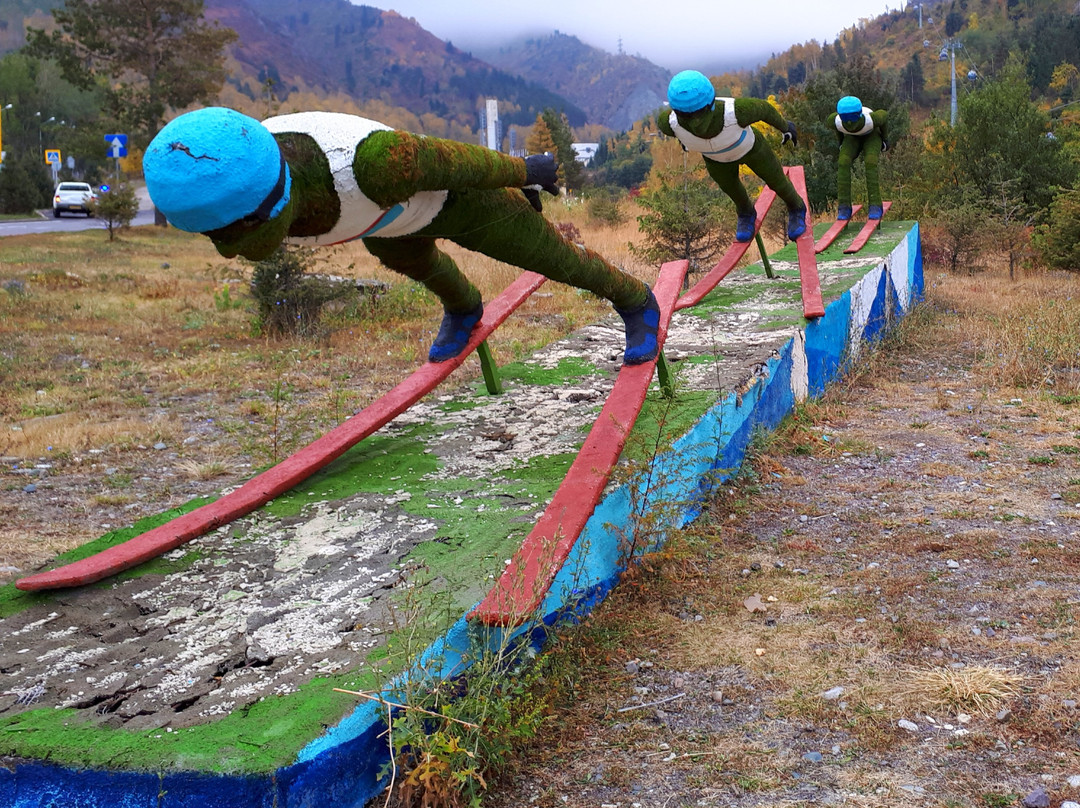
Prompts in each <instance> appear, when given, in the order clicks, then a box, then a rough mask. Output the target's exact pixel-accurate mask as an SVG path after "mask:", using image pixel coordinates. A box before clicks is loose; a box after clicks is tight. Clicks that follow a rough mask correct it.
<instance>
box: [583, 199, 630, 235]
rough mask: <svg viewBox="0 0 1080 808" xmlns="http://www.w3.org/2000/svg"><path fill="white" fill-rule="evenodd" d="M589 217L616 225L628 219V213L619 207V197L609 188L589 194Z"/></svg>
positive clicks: (610, 225) (611, 225)
mask: <svg viewBox="0 0 1080 808" xmlns="http://www.w3.org/2000/svg"><path fill="white" fill-rule="evenodd" d="M586 209H587V210H588V211H589V217H590V218H591V219H592V220H593V221H594V222H599V223H600V224H605V225H608V226H609V227H615V226H617V225H620V224H622V223H623V222H625V221H626V215H625V214H624V213H623V212H622V210H620V208H619V199H618V197H617V196H616V195H615V194H613V193H612V192H611V191H608V190H601V191H597V192H596V193H593V194H591V195H590V196H589V201H588V203H587V204H586Z"/></svg>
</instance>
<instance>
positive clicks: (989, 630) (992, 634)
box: [985, 628, 997, 637]
mask: <svg viewBox="0 0 1080 808" xmlns="http://www.w3.org/2000/svg"><path fill="white" fill-rule="evenodd" d="M985 634H986V636H987V637H996V636H997V632H996V631H994V630H993V629H992V628H987V629H986V632H985Z"/></svg>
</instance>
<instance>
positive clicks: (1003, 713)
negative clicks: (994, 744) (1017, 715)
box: [994, 707, 1012, 722]
mask: <svg viewBox="0 0 1080 808" xmlns="http://www.w3.org/2000/svg"><path fill="white" fill-rule="evenodd" d="M1011 717H1012V710H1010V709H1009V708H1008V707H1006V708H1005V709H1004V710H999V711H998V713H997V715H995V716H994V718H996V719H997V720H998V721H1000V722H1005V721H1008V720H1009V719H1010V718H1011Z"/></svg>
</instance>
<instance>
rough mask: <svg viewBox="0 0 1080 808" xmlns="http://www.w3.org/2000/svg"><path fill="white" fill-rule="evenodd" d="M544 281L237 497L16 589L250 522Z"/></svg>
mask: <svg viewBox="0 0 1080 808" xmlns="http://www.w3.org/2000/svg"><path fill="white" fill-rule="evenodd" d="M545 280H547V279H546V278H545V277H544V276H543V275H538V274H536V273H535V272H524V273H522V275H521V276H520V277H519V278H518V279H517V280H516V281H514V282H513V283H512V284H510V285H509V286H508V287H507V288H506V289H505V290H503V292H502V294H501V295H499V296H498V297H497V298H495V299H494V300H492V301H491V303H489V304H487V305H485V306H484V316H483V318H482V319H481V320H480V323H479V324H478V325H477V326H476V328H474V329H473V332H472V336H471V337H470V339H469V344H468V345H467V346H466V348H465V350H464V351H462V352H461V353H460V354H459V355H458V356H456V357H454V358H453V359H450V360H448V361H446V362H427V363H426V364H424V365H423V366H421V367H419V368H417V370H416V371H414V372H413V373H412V375H410V376H408V377H407V378H406V379H404V380H403V381H402V382H401V383H400V384H398V386H397V387H395V388H394V389H393V390H391V391H390V392H388V393H387V394H386V395H384V396H382V397H381V398H380V399H378V400H377V401H375V402H373V403H372V404H370V405H369V406H368V407H365V408H364V409H363V410H361V411H360V412H358V413H357V414H356V415H354V416H353V417H352V418H350V419H349V420H347V421H345V422H344V423H342V424H339V425H338V426H336V427H334V428H333V429H332V430H330V431H329V432H327V433H326V434H325V435H323V436H322V437H321V438H318V439H317V440H315V441H314V442H312V443H310V444H308V445H307V446H306V447H304V448H303V449H301V450H300V451H298V452H297V453H296V454H294V455H292V456H290V457H287V458H286V459H285V460H283V461H281V462H280V463H278V464H277V465H276V466H274V467H272V468H270V469H267V470H266V471H264V472H263V473H262V474H259V475H257V476H255V477H253V478H251V479H250V480H248V481H247V482H246V483H244V484H243V485H242V486H240V487H239V488H237V489H236V490H235V491H232V492H230V493H228V494H226V495H225V496H223V497H221V498H220V499H218V500H216V501H214V502H211V503H209V504H207V505H203V506H202V507H201V508H196V509H195V510H193V511H191V512H190V513H186V514H184V515H183V516H179V517H177V518H176V519H173V520H171V521H169V522H166V523H165V524H163V525H160V526H159V527H156V528H154V529H152V530H148V531H147V532H146V533H143V534H141V535H139V536H136V537H135V538H133V539H129V540H128V541H126V542H123V543H122V544H117V545H114V546H113V547H110V548H108V549H107V550H102V551H101V552H100V553H97V554H96V555H92V556H89V557H87V558H84V559H82V560H81V561H75V562H73V563H71V564H67V565H65V566H62V567H57V568H56V569H52V570H47V571H46V572H39V573H38V574H36V575H31V576H28V577H26V578H23V579H21V580H19V581H17V582H16V583H15V586H16V587H17V588H19V589H22V590H26V591H35V590H38V589H60V588H63V587H69V586H82V585H84V584H89V583H93V582H94V581H100V580H101V579H102V578H107V577H108V576H110V575H115V574H116V573H118V572H121V571H122V570H126V569H129V568H131V567H134V566H137V565H138V564H142V563H143V562H144V561H149V560H150V559H151V558H156V557H157V556H159V555H161V554H163V553H167V552H169V551H170V550H174V549H176V548H177V547H179V546H180V545H182V544H184V543H186V542H188V541H190V540H191V539H194V538H197V537H198V536H201V535H203V534H204V533H208V532H209V531H211V530H214V529H215V528H218V527H220V526H221V525H226V524H228V523H229V522H231V521H233V520H234V519H239V518H240V517H241V516H246V515H247V514H249V513H251V512H252V511H253V510H255V509H256V508H259V507H261V506H262V505H265V504H266V503H267V502H269V501H270V500H272V499H273V498H274V497H276V496H279V495H281V494H283V493H285V492H286V491H288V490H289V489H291V488H293V487H294V486H296V485H299V484H300V483H301V482H303V481H304V480H306V479H307V478H308V477H310V476H311V475H312V474H314V473H315V472H317V471H318V470H319V469H321V468H323V467H324V466H326V465H328V464H329V463H331V462H332V461H334V460H336V459H337V458H339V457H340V456H341V455H343V454H344V453H345V452H346V451H348V450H349V449H351V448H352V447H353V446H355V445H356V444H357V443H359V442H360V441H361V440H363V439H364V438H366V437H367V436H368V435H371V434H372V433H373V432H375V431H376V430H378V429H380V428H381V427H383V426H385V425H386V424H387V423H389V422H390V421H392V420H393V419H394V418H395V417H397V416H398V415H400V414H401V413H403V412H404V411H405V410H407V409H408V408H409V407H411V406H412V405H413V404H415V403H416V402H417V401H419V400H420V399H421V398H423V397H424V396H426V395H427V394H428V393H430V392H431V391H432V390H434V389H435V387H436V386H438V385H439V384H440V383H441V382H442V381H443V380H444V379H446V377H447V376H449V375H450V374H451V373H452V372H453V371H454V370H455V369H456V368H458V367H460V366H461V364H462V363H463V362H464V361H465V359H466V357H467V356H468V355H469V354H470V353H472V351H474V350H476V348H477V346H479V345H480V343H481V342H483V341H484V340H485V339H487V338H488V336H489V335H490V334H491V332H492V331H494V330H495V329H496V328H497V327H498V326H499V325H500V324H501V323H502V321H503V320H505V319H506V318H507V317H508V316H509V315H510V313H511V312H513V311H514V309H516V308H517V307H518V306H520V305H521V304H522V303H523V302H524V301H525V299H526V298H528V297H529V295H531V294H532V293H533V292H534V291H536V290H537V289H538V288H539V287H540V285H541V284H542V283H544V281H545ZM649 367H650V368H651V367H652V366H651V365H650V366H649ZM650 373H651V370H650Z"/></svg>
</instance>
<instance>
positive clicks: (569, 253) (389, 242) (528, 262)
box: [143, 107, 659, 365]
mask: <svg viewBox="0 0 1080 808" xmlns="http://www.w3.org/2000/svg"><path fill="white" fill-rule="evenodd" d="M143 170H144V173H145V176H146V186H147V190H148V191H149V193H150V197H151V199H152V200H153V202H154V204H155V205H156V206H157V207H158V209H159V210H161V211H162V212H163V213H164V214H165V216H166V218H167V219H168V220H169V222H170V223H171V224H172V225H173V226H174V227H177V228H179V229H181V230H187V231H189V232H194V233H203V234H205V235H206V236H208V237H209V238H210V239H211V240H212V241H213V242H214V246H216V247H217V249H218V252H220V253H221V254H222V255H224V256H225V257H227V258H231V257H234V256H237V255H241V256H243V257H245V258H248V259H251V260H262V259H265V258H268V257H269V256H270V255H271V254H273V252H274V251H275V250H276V249H277V248H278V247H279V246H280V245H281V244H282V243H283V242H287V243H291V244H339V243H342V242H345V241H352V240H355V239H362V240H363V242H364V246H365V247H367V249H368V250H369V251H370V252H371V253H372V254H373V255H375V256H376V257H377V258H378V259H379V260H380V261H382V263H383V264H385V265H386V266H387V267H389V268H390V269H392V270H395V271H397V272H400V273H401V274H403V275H405V276H407V277H409V278H412V279H413V280H415V281H417V282H418V283H421V284H423V285H424V286H426V287H427V288H428V289H429V290H431V292H433V293H434V294H435V295H436V296H437V297H438V298H439V300H440V301H441V302H442V304H443V309H444V315H443V320H442V324H441V327H440V329H439V333H438V335H437V336H436V338H435V341H434V344H433V345H432V346H431V350H430V352H429V354H428V358H429V360H430V361H433V362H443V361H446V360H449V359H452V358H453V357H455V356H457V355H458V354H460V353H461V351H462V350H464V348H465V346H466V344H467V343H468V340H469V335H470V333H471V332H472V330H473V328H474V326H475V325H476V324H477V323H478V322H479V320H480V318H481V316H482V314H483V302H482V301H481V299H480V292H479V291H478V290H477V289H476V287H475V286H473V284H472V283H470V282H469V280H468V279H467V278H466V277H465V276H464V275H463V274H462V273H461V271H460V270H459V269H458V267H457V265H456V264H455V263H454V261H453V259H452V258H450V257H449V256H448V255H446V254H445V253H444V252H442V251H441V250H439V249H438V247H437V246H436V240H437V239H440V238H445V239H449V240H450V241H453V242H454V243H456V244H460V245H461V246H462V247H465V248H466V249H470V250H475V251H476V252H479V253H483V254H484V255H487V256H490V257H491V258H494V259H496V260H498V261H504V262H506V263H508V264H513V265H515V266H518V267H521V268H522V269H528V270H532V271H533V272H537V273H540V274H542V275H545V276H547V277H548V278H551V279H553V280H557V281H560V282H562V283H567V284H571V285H573V286H577V287H580V288H582V289H587V290H589V291H591V292H594V293H595V294H597V295H599V296H600V297H604V298H606V299H608V300H609V301H611V303H612V305H613V306H614V307H615V310H616V312H618V313H619V315H620V316H621V317H622V319H623V321H624V323H625V325H626V347H625V351H624V353H623V361H624V362H625V363H626V364H629V365H634V364H640V363H643V362H647V361H649V360H651V359H653V358H654V357H655V356H656V355H657V327H658V325H659V307H658V306H657V303H656V298H655V297H654V296H653V293H652V290H651V289H649V287H648V286H647V285H646V284H645V283H643V282H642V281H640V280H638V279H637V278H634V277H633V276H631V275H629V274H627V273H625V272H623V271H621V270H619V269H616V268H615V267H613V266H612V265H611V264H610V263H608V262H607V261H605V260H604V259H603V258H602V257H601V256H600V255H598V254H597V253H595V252H592V251H591V250H587V249H584V248H582V247H578V246H576V245H574V244H572V243H570V242H569V241H567V240H566V239H564V238H563V237H562V236H561V235H560V234H559V232H558V231H557V230H556V229H555V228H554V227H553V226H552V225H551V224H550V223H549V222H548V221H547V220H546V219H545V218H544V217H543V216H542V215H540V213H539V211H540V209H541V203H540V195H539V193H538V191H539V190H540V189H543V190H545V191H547V192H549V193H552V194H556V193H558V188H557V187H556V185H555V181H556V165H555V160H554V158H552V157H551V156H550V155H534V156H530V157H526V158H524V159H522V158H519V157H510V156H508V155H504V154H500V153H499V152H497V151H493V150H491V149H487V148H484V147H482V146H475V145H470V144H466V143H458V142H455V141H450V140H443V139H440V138H432V137H424V136H421V135H414V134H411V133H408V132H403V131H400V130H395V129H391V128H390V127H388V126H385V125H384V124H381V123H378V122H376V121H371V120H368V119H366V118H360V117H356V116H353V115H344V114H340V113H332V112H302V113H297V114H293V115H283V116H279V117H274V118H269V119H268V120H266V121H264V122H262V123H260V122H259V121H256V120H255V119H254V118H250V117H248V116H246V115H243V114H241V113H239V112H237V111H235V110H231V109H226V108H223V107H208V108H205V109H200V110H195V111H194V112H188V113H185V114H184V115H181V116H179V117H178V118H176V119H174V120H173V121H171V122H170V123H169V124H167V125H166V126H165V127H164V128H163V129H162V130H161V131H160V132H159V133H158V135H157V136H156V137H155V138H154V140H153V141H152V142H151V143H150V146H149V147H148V148H147V151H146V155H145V157H144V159H143ZM522 191H524V194H523V193H522Z"/></svg>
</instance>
